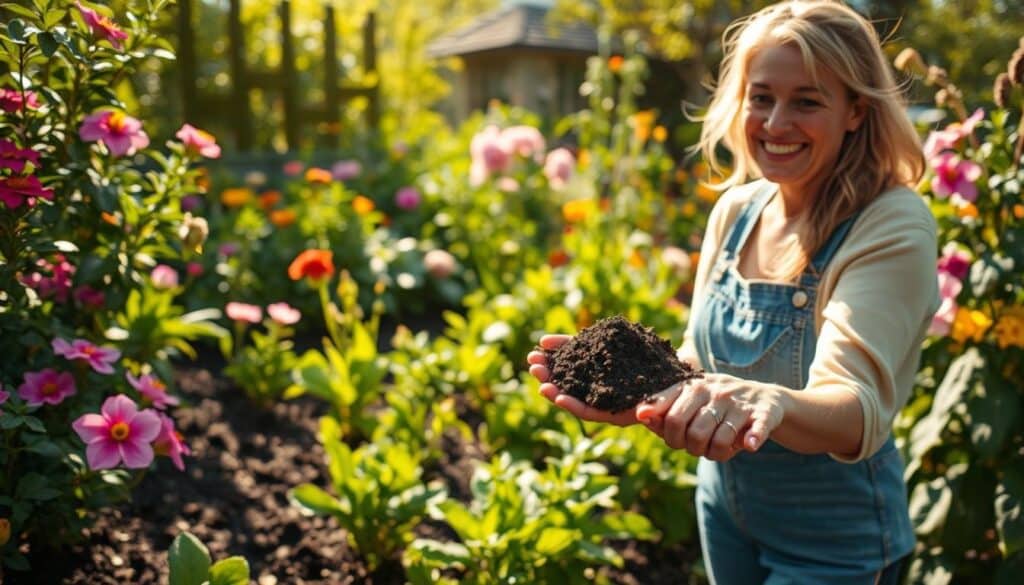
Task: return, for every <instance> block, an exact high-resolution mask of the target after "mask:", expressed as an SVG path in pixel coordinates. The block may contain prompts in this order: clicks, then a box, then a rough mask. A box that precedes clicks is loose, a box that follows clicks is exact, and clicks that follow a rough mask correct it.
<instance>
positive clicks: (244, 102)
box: [228, 0, 252, 151]
mask: <svg viewBox="0 0 1024 585" xmlns="http://www.w3.org/2000/svg"><path fill="white" fill-rule="evenodd" d="M241 5H242V0H230V3H229V4H228V39H229V45H228V52H229V55H228V59H229V63H230V66H231V99H232V102H233V104H232V106H233V107H232V108H230V109H231V112H232V115H231V125H232V126H234V130H235V140H236V142H237V144H236V146H237V147H238V150H240V151H247V150H251V149H252V112H251V108H250V106H249V85H248V84H249V80H248V79H247V75H246V71H245V31H244V30H243V29H242V6H241Z"/></svg>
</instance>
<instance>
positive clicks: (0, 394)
mask: <svg viewBox="0 0 1024 585" xmlns="http://www.w3.org/2000/svg"><path fill="white" fill-rule="evenodd" d="M10 396H11V393H10V392H4V387H3V386H0V404H3V403H4V402H7V399H8V398H10Z"/></svg>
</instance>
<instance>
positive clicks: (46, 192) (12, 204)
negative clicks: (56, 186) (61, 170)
mask: <svg viewBox="0 0 1024 585" xmlns="http://www.w3.org/2000/svg"><path fill="white" fill-rule="evenodd" d="M36 197H41V198H43V199H46V200H47V201H52V200H53V190H51V189H46V188H44V187H43V185H42V183H40V182H39V179H37V178H35V177H32V176H28V177H4V178H2V179H0V201H3V202H4V204H5V205H7V207H8V208H9V209H17V208H19V207H21V204H22V203H26V204H28V206H29V207H31V206H33V205H35V204H36Z"/></svg>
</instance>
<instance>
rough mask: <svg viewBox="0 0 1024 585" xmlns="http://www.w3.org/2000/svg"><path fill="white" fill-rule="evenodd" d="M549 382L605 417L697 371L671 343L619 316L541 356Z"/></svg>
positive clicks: (647, 328)
mask: <svg viewBox="0 0 1024 585" xmlns="http://www.w3.org/2000/svg"><path fill="white" fill-rule="evenodd" d="M544 353H545V354H546V355H547V360H548V370H549V371H550V372H551V380H550V381H551V382H552V383H553V384H554V385H556V386H558V388H559V390H561V391H562V392H564V393H566V394H569V395H570V396H573V397H575V398H577V399H579V400H581V401H583V402H585V403H586V404H587V405H589V406H592V407H594V408H597V409H599V410H604V411H608V412H620V411H623V410H626V409H628V408H632V407H634V406H636V405H637V404H639V403H640V402H641V401H643V400H647V399H649V398H650V397H651V396H653V395H654V394H657V393H658V392H661V391H662V390H665V389H666V388H668V387H669V386H671V385H672V384H675V383H676V382H682V381H685V380H689V379H690V378H699V377H700V375H701V372H700V371H698V370H695V369H693V368H692V367H690V365H689V364H686V363H683V362H681V361H679V358H677V357H676V352H675V350H674V349H673V348H672V344H671V343H669V341H668V340H667V339H662V338H660V337H658V336H657V335H655V333H654V331H653V329H651V328H650V327H643V326H641V325H639V324H637V323H633V322H632V321H629V320H628V319H625V318H624V317H621V316H615V317H609V318H608V319H602V320H600V321H598V322H597V323H594V324H593V325H591V326H590V327H587V328H585V329H583V330H582V331H580V332H579V334H578V335H576V336H575V337H573V338H572V339H571V340H569V341H568V342H566V343H565V344H563V345H562V346H560V347H559V348H558V349H555V350H554V351H545V352H544Z"/></svg>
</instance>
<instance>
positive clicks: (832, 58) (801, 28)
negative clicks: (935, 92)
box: [698, 0, 925, 278]
mask: <svg viewBox="0 0 1024 585" xmlns="http://www.w3.org/2000/svg"><path fill="white" fill-rule="evenodd" d="M783 45H785V46H792V47H795V48H797V49H798V50H799V51H800V53H801V54H802V56H803V60H804V65H805V67H806V69H807V71H808V72H810V73H811V75H812V77H815V79H816V77H817V76H816V75H815V72H816V71H817V68H818V67H819V66H821V67H824V68H826V69H828V70H830V71H832V72H833V73H834V74H835V75H836V76H837V77H838V78H839V80H840V81H841V82H842V83H843V85H844V86H845V87H846V88H847V89H848V91H849V93H850V97H851V99H852V100H860V101H861V102H862V104H863V106H864V108H865V116H864V119H863V121H862V122H861V124H860V126H859V127H858V128H857V129H856V130H854V131H852V132H849V133H847V135H846V136H845V138H844V139H843V144H842V147H841V151H840V155H839V158H838V161H837V162H836V166H835V168H834V169H833V171H832V173H831V175H830V177H829V178H828V179H827V180H826V181H825V184H824V185H823V187H822V191H821V192H820V193H818V194H817V196H816V197H815V199H814V200H813V201H812V202H811V204H810V206H809V207H808V209H807V211H806V215H805V217H804V218H803V219H804V220H806V222H807V225H809V226H811V227H810V230H811V231H810V234H809V235H808V236H807V237H806V238H804V239H802V241H801V249H800V250H799V251H798V252H797V253H796V255H793V254H790V255H789V256H788V257H784V258H783V262H782V267H781V268H782V270H781V272H782V273H783V274H785V275H786V276H787V277H789V278H793V277H795V276H797V275H799V274H800V272H802V271H803V269H804V268H805V267H806V266H807V264H808V263H809V262H810V258H811V256H812V255H813V254H814V252H815V251H816V250H817V249H818V248H819V247H820V246H821V245H822V244H824V242H825V240H826V239H827V238H828V237H829V235H830V234H831V233H832V232H833V230H834V229H835V228H836V226H838V225H839V223H841V222H842V221H843V220H844V219H846V218H847V217H849V216H850V215H852V214H854V213H856V212H857V211H859V210H861V209H863V208H864V207H866V206H867V205H868V204H869V203H871V202H872V201H874V200H875V199H876V198H877V197H878V196H879V195H881V194H882V193H883V192H884V191H885V190H886V189H888V188H891V187H894V186H896V185H908V186H909V185H912V184H914V183H916V182H917V181H918V180H919V179H920V178H921V175H922V174H923V173H924V170H925V161H924V156H923V155H922V153H921V142H920V138H919V137H918V134H917V132H916V130H915V129H914V126H913V124H912V123H911V122H910V119H909V118H908V117H907V114H906V111H905V102H904V100H903V97H902V92H901V90H900V87H899V86H898V85H897V84H896V80H895V78H894V76H893V72H892V69H891V68H890V66H889V62H888V60H887V59H886V56H885V53H884V52H883V51H882V46H881V41H880V40H879V38H878V34H877V33H876V32H875V29H874V27H872V25H871V24H870V23H869V22H868V21H867V20H865V19H864V17H862V16H861V15H859V14H857V12H855V11H854V10H852V9H851V8H849V7H847V6H845V5H844V4H842V3H840V2H833V1H828V0H810V1H799V0H790V1H787V2H782V3H779V4H775V5H772V6H769V7H767V8H765V9H763V10H761V11H759V12H757V13H755V14H753V15H751V16H749V17H746V18H744V19H741V20H738V21H736V22H734V23H733V24H731V25H730V26H729V28H727V29H726V31H725V34H724V36H723V50H724V52H725V57H724V59H723V60H722V64H721V69H720V71H719V77H718V84H717V86H716V87H715V88H714V94H713V95H712V98H711V102H710V104H709V106H708V110H707V113H706V114H705V115H704V116H703V117H702V120H703V126H702V129H701V135H700V141H699V142H698V147H699V149H700V150H701V151H702V153H703V154H704V157H705V159H706V160H707V161H708V163H709V165H710V166H711V168H712V169H714V170H715V171H717V172H719V173H720V174H725V175H726V178H725V180H724V181H723V182H722V183H720V184H719V185H718V188H720V189H726V188H729V187H732V186H735V185H737V184H740V183H742V182H744V181H746V180H747V179H748V177H757V176H760V175H761V171H760V169H758V167H757V164H756V162H755V161H754V159H753V157H752V156H751V155H750V151H749V150H748V148H747V144H746V134H745V132H744V124H743V111H744V108H743V107H742V106H741V104H743V103H744V101H745V99H746V98H745V96H746V86H747V72H748V68H749V65H750V61H751V59H753V57H754V55H755V54H756V53H757V51H758V50H760V49H762V48H765V47H776V46H783ZM719 144H723V145H724V146H725V147H726V148H728V149H729V150H730V151H731V152H732V154H733V167H732V171H731V172H723V171H722V169H723V168H724V167H723V165H722V164H721V161H720V160H719V158H718V156H717V155H716V152H715V150H716V148H717V147H718V145H719Z"/></svg>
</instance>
